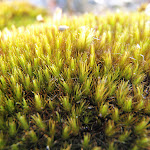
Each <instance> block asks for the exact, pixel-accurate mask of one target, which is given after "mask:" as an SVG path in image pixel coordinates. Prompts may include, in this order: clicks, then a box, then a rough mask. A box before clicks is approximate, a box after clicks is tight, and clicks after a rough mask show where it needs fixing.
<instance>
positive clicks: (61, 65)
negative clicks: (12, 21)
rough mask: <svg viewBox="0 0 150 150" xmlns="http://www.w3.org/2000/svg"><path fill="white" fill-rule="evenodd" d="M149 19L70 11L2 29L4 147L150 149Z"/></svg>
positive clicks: (0, 135) (0, 139) (0, 134)
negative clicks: (69, 14) (61, 27)
mask: <svg viewBox="0 0 150 150" xmlns="http://www.w3.org/2000/svg"><path fill="white" fill-rule="evenodd" d="M149 19H150V18H149V16H146V15H145V14H143V13H132V14H124V13H119V14H109V15H106V16H94V15H91V14H88V15H83V16H80V17H76V16H74V17H72V18H70V19H68V18H67V17H66V16H64V17H63V18H62V19H61V20H60V21H57V20H55V21H54V20H52V19H50V20H49V22H48V23H43V24H40V25H32V26H28V27H26V28H25V27H21V28H18V29H17V28H15V27H12V28H11V30H8V29H4V30H3V31H2V32H0V149H5V150H8V149H9V150H10V149H13V150H16V149H21V150H23V149H40V150H41V149H45V148H46V147H47V148H48V147H49V148H50V149H52V150H56V149H67V150H69V149H71V150H72V149H73V150H74V149H77V150H78V149H87V150H88V149H89V150H91V149H93V150H100V149H109V150H117V149H118V150H128V149H132V150H138V149H149V147H150V26H149V22H148V21H149ZM59 25H67V26H69V29H67V30H64V31H59V30H58V27H59Z"/></svg>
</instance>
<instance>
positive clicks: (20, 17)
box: [0, 2, 47, 30]
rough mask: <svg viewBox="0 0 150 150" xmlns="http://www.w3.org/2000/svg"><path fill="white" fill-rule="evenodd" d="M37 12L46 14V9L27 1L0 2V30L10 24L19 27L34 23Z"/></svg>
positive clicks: (8, 26)
mask: <svg viewBox="0 0 150 150" xmlns="http://www.w3.org/2000/svg"><path fill="white" fill-rule="evenodd" d="M39 14H41V15H43V16H46V15H47V11H46V10H44V9H43V8H37V7H35V6H32V5H30V4H29V3H27V2H0V30H2V29H3V28H5V27H7V28H11V26H12V25H15V26H16V27H19V26H27V25H28V24H33V23H36V16H37V15H39Z"/></svg>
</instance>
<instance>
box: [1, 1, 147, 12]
mask: <svg viewBox="0 0 150 150" xmlns="http://www.w3.org/2000/svg"><path fill="white" fill-rule="evenodd" d="M0 1H5V0H0ZM8 1H13V0H8ZM20 1H21V0H20ZM22 1H26V0H22ZM28 2H30V3H31V4H33V5H36V6H40V7H44V8H46V9H48V10H49V12H51V13H53V12H54V11H55V9H56V8H57V7H59V8H61V9H62V10H63V12H70V13H85V12H93V13H103V12H104V11H116V10H118V9H121V10H123V11H135V10H137V9H138V7H139V6H140V5H141V4H142V3H150V0H28Z"/></svg>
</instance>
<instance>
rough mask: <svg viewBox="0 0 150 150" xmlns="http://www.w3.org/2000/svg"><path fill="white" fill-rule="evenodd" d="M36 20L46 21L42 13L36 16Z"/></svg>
mask: <svg viewBox="0 0 150 150" xmlns="http://www.w3.org/2000/svg"><path fill="white" fill-rule="evenodd" d="M36 20H37V21H38V22H44V19H43V17H42V15H41V14H40V15H38V16H37V17H36Z"/></svg>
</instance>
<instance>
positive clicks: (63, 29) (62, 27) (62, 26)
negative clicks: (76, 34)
mask: <svg viewBox="0 0 150 150" xmlns="http://www.w3.org/2000/svg"><path fill="white" fill-rule="evenodd" d="M68 28H69V26H66V25H61V26H59V27H58V30H59V31H65V30H67V29H68Z"/></svg>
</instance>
